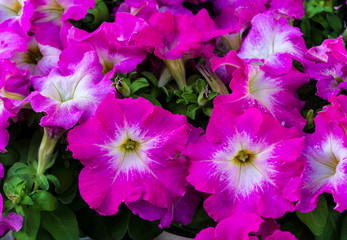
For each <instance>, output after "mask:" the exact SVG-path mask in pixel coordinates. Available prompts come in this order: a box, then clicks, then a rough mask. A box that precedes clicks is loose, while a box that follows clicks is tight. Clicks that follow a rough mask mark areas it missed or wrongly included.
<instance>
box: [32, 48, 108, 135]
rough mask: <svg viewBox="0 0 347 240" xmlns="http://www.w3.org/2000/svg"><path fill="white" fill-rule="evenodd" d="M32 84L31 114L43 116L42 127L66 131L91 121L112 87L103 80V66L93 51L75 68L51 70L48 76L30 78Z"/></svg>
mask: <svg viewBox="0 0 347 240" xmlns="http://www.w3.org/2000/svg"><path fill="white" fill-rule="evenodd" d="M32 84H33V86H34V89H35V92H34V93H33V94H32V100H31V105H32V107H33V109H34V111H36V112H45V113H46V116H45V117H43V118H42V119H41V125H42V126H57V127H62V128H65V129H69V128H71V127H73V126H74V125H75V124H76V123H77V122H83V121H85V120H87V119H88V118H90V117H91V116H92V115H93V114H94V112H95V109H96V107H97V106H98V104H99V103H100V102H101V100H102V99H103V98H104V97H105V96H106V95H107V93H109V92H111V90H112V88H111V87H110V85H111V84H112V83H111V82H110V81H108V80H106V79H104V78H103V75H102V66H101V65H100V64H99V60H98V58H97V56H96V53H95V52H92V51H90V52H87V53H85V54H84V57H83V59H82V60H81V61H80V62H79V63H78V64H69V65H68V66H67V68H66V69H57V68H54V69H52V70H51V72H50V73H49V74H48V76H45V77H34V78H32Z"/></svg>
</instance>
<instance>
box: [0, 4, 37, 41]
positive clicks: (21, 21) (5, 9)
mask: <svg viewBox="0 0 347 240" xmlns="http://www.w3.org/2000/svg"><path fill="white" fill-rule="evenodd" d="M33 13H34V7H33V5H32V4H31V0H2V1H1V3H0V25H1V26H2V27H12V28H15V29H17V30H18V32H19V33H20V34H21V35H23V36H26V35H27V32H28V31H29V30H30V27H31V21H30V20H31V17H32V16H33Z"/></svg>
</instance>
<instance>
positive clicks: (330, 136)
mask: <svg viewBox="0 0 347 240" xmlns="http://www.w3.org/2000/svg"><path fill="white" fill-rule="evenodd" d="M339 100H344V101H346V97H345V96H343V98H341V97H339ZM341 110H342V109H341V106H339V105H338V104H337V102H335V103H334V104H333V105H332V106H329V107H325V108H324V110H323V111H322V112H320V113H319V114H318V116H317V117H316V118H315V123H316V127H315V129H316V130H315V132H314V133H313V134H311V135H308V136H307V138H306V146H305V149H304V151H303V156H304V157H305V168H304V172H303V176H302V182H303V183H302V196H301V200H300V201H299V203H298V206H297V210H298V211H301V212H309V211H312V210H313V209H314V208H315V207H316V206H317V203H318V198H319V195H320V194H322V193H324V192H326V193H331V194H332V195H333V197H334V200H335V202H336V204H337V205H336V207H335V209H336V210H338V211H340V212H342V211H344V210H346V209H347V183H346V179H347V135H346V126H347V125H346V122H347V117H346V115H345V114H346V112H345V111H344V110H345V109H344V110H342V111H343V112H344V113H343V115H344V116H342V114H341V113H342V112H341ZM334 118H335V121H334Z"/></svg>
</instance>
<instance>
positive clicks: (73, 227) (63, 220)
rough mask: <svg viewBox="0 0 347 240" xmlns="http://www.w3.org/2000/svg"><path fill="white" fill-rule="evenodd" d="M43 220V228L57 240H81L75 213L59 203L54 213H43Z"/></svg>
mask: <svg viewBox="0 0 347 240" xmlns="http://www.w3.org/2000/svg"><path fill="white" fill-rule="evenodd" d="M41 218H42V223H41V227H42V228H43V229H45V230H46V231H47V232H48V233H50V234H51V235H52V236H53V237H54V238H55V239H56V240H78V239H79V229H78V224H77V219H76V216H75V213H74V212H73V211H72V210H71V209H70V208H68V207H67V206H65V205H63V204H61V203H59V204H58V205H57V208H56V209H55V210H54V211H52V212H46V211H43V212H42V213H41Z"/></svg>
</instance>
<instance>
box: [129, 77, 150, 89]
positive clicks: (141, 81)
mask: <svg viewBox="0 0 347 240" xmlns="http://www.w3.org/2000/svg"><path fill="white" fill-rule="evenodd" d="M148 86H149V84H148V82H147V79H146V78H138V79H136V80H135V81H134V82H132V83H131V84H130V90H131V93H135V92H137V91H138V90H140V89H141V88H144V87H148Z"/></svg>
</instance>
